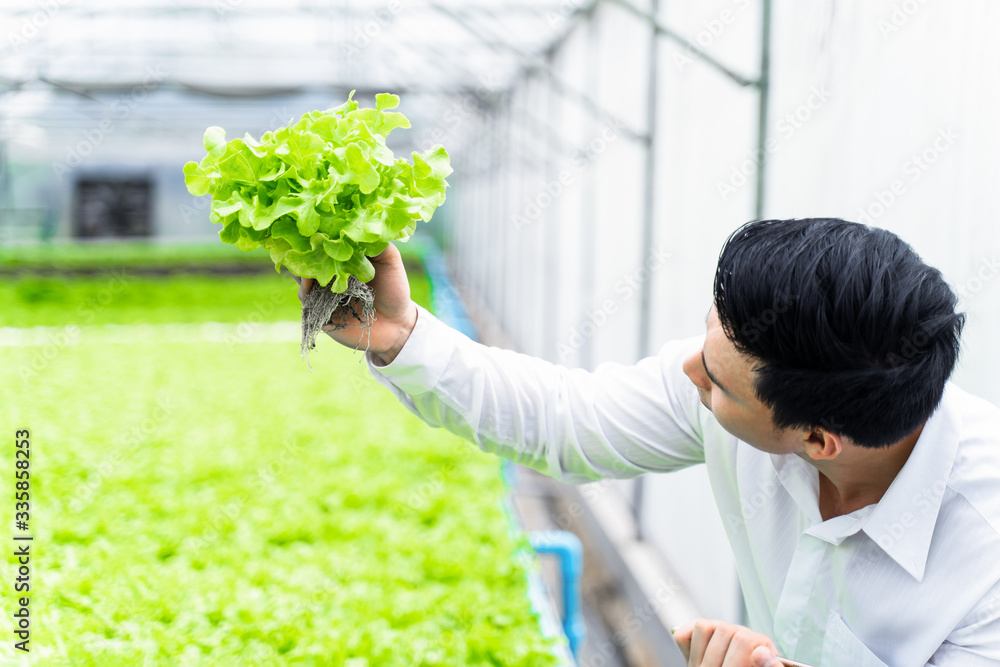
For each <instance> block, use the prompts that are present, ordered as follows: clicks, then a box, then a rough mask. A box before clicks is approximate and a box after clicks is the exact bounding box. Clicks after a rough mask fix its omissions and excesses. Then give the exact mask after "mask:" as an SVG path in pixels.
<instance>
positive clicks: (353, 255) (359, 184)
mask: <svg viewBox="0 0 1000 667" xmlns="http://www.w3.org/2000/svg"><path fill="white" fill-rule="evenodd" d="M353 97H354V91H352V92H351V95H350V96H348V99H347V102H345V103H344V104H342V105H340V106H338V107H336V108H333V109H329V110H327V111H313V112H310V113H307V114H305V115H303V116H302V117H301V118H300V119H299V120H298V122H296V123H294V124H290V125H288V126H287V127H282V128H280V129H278V130H275V131H273V132H265V133H264V134H263V135H262V136H261V138H260V140H259V141H258V140H255V139H254V138H253V137H251V136H250V135H249V134H247V135H246V136H244V137H243V138H242V139H232V140H230V141H226V132H225V130H223V129H222V128H221V127H210V128H208V129H207V130H206V131H205V138H204V145H205V150H206V151H208V154H207V155H206V156H205V157H204V158H203V159H202V161H201V162H200V163H197V162H188V163H187V164H186V165H184V181H185V183H186V184H187V188H188V191H189V192H190V193H191V194H193V195H196V196H200V195H206V194H210V195H212V209H211V213H210V219H211V221H212V222H216V223H221V224H222V229H221V230H220V231H219V238H221V239H222V240H223V241H224V242H226V243H229V244H232V245H235V246H237V247H239V248H241V249H243V250H252V249H253V248H256V247H258V246H263V247H264V248H266V249H267V251H268V252H269V253H270V254H271V259H272V260H273V261H274V265H275V270H277V271H278V272H280V271H281V266H282V265H284V266H285V267H286V268H288V270H289V271H291V272H292V273H294V274H296V275H299V276H302V277H305V278H315V279H316V280H318V281H319V282H320V284H322V285H327V284H329V283H330V282H331V281H332V280H334V277H336V280H335V281H334V282H333V284H332V285H330V289H331V290H332V291H333V292H343V291H344V290H345V289H346V288H347V281H348V278H349V277H350V276H351V275H354V276H357V278H358V280H360V281H361V282H368V281H369V280H371V279H372V278H373V277H374V276H375V270H374V268H373V267H372V264H371V262H370V261H368V257H374V256H375V255H378V254H379V253H381V252H382V251H383V250H385V249H386V247H387V246H388V245H389V242H390V241H394V240H404V241H405V240H406V239H408V238H409V237H410V236H411V235H412V234H413V232H414V231H415V229H416V226H417V221H418V220H423V221H425V222H426V221H428V220H430V219H431V216H432V215H433V213H434V210H435V209H436V208H437V207H438V206H440V205H441V204H442V203H443V202H444V199H445V188H446V187H447V186H448V182H447V181H446V180H445V179H446V178H447V176H448V175H449V174H451V173H452V169H451V165H450V162H449V158H448V153H447V152H446V151H445V149H444V148H443V147H442V146H435V147H433V148H431V149H429V150H427V151H425V152H423V153H417V152H414V153H413V162H412V163H410V162H407V161H406V159H404V158H396V157H395V156H394V155H393V153H392V151H391V150H390V149H389V148H388V147H387V146H386V143H385V138H386V136H387V135H388V134H389V132H391V131H392V130H394V129H395V128H397V127H402V128H407V127H410V121H409V120H407V118H406V116H404V115H403V114H401V113H397V112H393V111H390V109H394V108H396V107H397V106H399V97H398V96H396V95H390V94H387V93H380V94H378V95H376V96H375V108H374V109H372V108H365V109H361V108H358V102H357V101H356V100H354V99H353Z"/></svg>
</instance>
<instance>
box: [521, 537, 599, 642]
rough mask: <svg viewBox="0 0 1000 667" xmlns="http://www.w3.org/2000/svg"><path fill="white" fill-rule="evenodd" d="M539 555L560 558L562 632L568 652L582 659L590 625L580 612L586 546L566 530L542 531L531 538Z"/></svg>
mask: <svg viewBox="0 0 1000 667" xmlns="http://www.w3.org/2000/svg"><path fill="white" fill-rule="evenodd" d="M528 540H529V541H530V542H531V546H532V547H534V548H535V551H537V552H538V553H539V554H551V555H554V556H556V557H557V558H559V566H560V568H559V569H560V572H561V574H562V601H563V630H564V631H565V632H566V638H567V639H568V640H569V650H570V651H572V652H573V656H574V657H576V658H579V657H580V656H579V651H580V647H581V646H582V645H583V642H584V640H585V639H586V638H587V626H586V624H585V623H584V622H583V614H582V613H581V611H580V574H581V573H582V572H583V546H582V545H581V544H580V540H579V539H578V538H577V536H576V535H574V534H573V533H571V532H569V531H565V530H539V531H535V532H533V533H531V534H530V535H529V536H528Z"/></svg>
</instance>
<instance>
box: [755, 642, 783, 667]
mask: <svg viewBox="0 0 1000 667" xmlns="http://www.w3.org/2000/svg"><path fill="white" fill-rule="evenodd" d="M750 664H751V665H753V667H781V661H780V660H778V656H777V655H775V653H774V651H772V650H771V649H770V648H768V647H767V646H758V647H757V648H755V649H754V650H753V656H752V657H751V660H750Z"/></svg>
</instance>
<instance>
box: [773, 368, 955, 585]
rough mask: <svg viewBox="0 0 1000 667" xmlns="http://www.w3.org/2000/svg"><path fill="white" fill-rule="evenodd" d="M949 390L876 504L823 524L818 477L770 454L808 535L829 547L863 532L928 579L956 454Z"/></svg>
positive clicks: (797, 461)
mask: <svg viewBox="0 0 1000 667" xmlns="http://www.w3.org/2000/svg"><path fill="white" fill-rule="evenodd" d="M950 387H951V383H948V384H947V385H945V391H944V396H943V397H942V399H941V403H940V405H938V407H937V409H936V410H935V411H934V413H933V414H932V415H931V416H930V418H928V420H927V423H925V424H924V429H923V431H921V432H920V437H919V438H918V439H917V443H916V444H915V445H914V447H913V451H912V452H910V456H909V458H908V459H907V460H906V463H905V464H904V465H903V468H902V469H901V470H900V471H899V473H897V474H896V478H895V479H894V480H893V481H892V484H891V485H890V486H889V488H888V490H886V492H885V494H884V495H883V496H882V499H881V500H880V501H879V502H878V503H876V504H873V505H868V506H867V507H863V508H861V509H860V510H856V511H854V512H851V513H850V514H846V515H844V516H839V517H834V518H832V519H829V520H827V521H823V520H822V519H821V518H820V514H819V481H818V480H819V473H818V471H817V470H816V468H815V467H814V466H812V465H810V464H809V463H807V462H806V461H803V460H802V459H801V458H799V457H798V456H795V455H794V454H783V455H779V454H772V455H771V461H772V463H773V464H774V468H775V472H776V473H777V474H778V479H779V480H780V481H781V483H782V485H784V487H785V489H786V490H787V491H788V492H789V494H790V495H791V496H792V498H794V499H795V502H796V504H798V506H799V508H800V509H801V510H802V511H803V512H804V513H805V514H806V516H807V517H808V519H809V521H810V523H812V525H811V526H810V527H809V528H808V529H807V530H806V531H805V532H807V533H809V534H810V535H813V536H815V537H817V538H819V539H821V540H824V541H826V542H830V543H831V544H840V543H841V542H843V541H844V539H846V538H847V537H849V536H851V535H853V534H855V533H857V532H858V531H860V530H863V531H864V532H865V533H866V534H867V535H868V536H869V537H870V538H871V539H872V540H873V541H874V542H875V543H876V544H877V545H878V546H879V547H880V548H881V549H882V550H883V551H884V552H885V553H886V554H887V555H888V556H889V557H890V558H892V559H893V560H894V561H896V563H898V564H899V566H900V567H902V568H903V569H904V570H906V571H907V572H909V573H910V575H911V576H912V577H913V578H915V579H916V580H917V581H921V580H922V579H923V576H924V568H925V566H926V565H927V555H928V553H929V552H930V545H931V538H932V536H933V535H934V526H935V525H936V524H937V517H938V513H939V511H940V509H941V500H942V498H943V497H944V491H945V488H946V486H947V484H948V478H949V477H950V475H951V469H952V466H953V465H954V463H955V456H956V454H957V452H958V441H959V432H958V426H959V423H958V415H957V412H956V408H955V405H956V399H955V396H954V392H953V391H951V389H950Z"/></svg>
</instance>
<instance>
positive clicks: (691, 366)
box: [682, 349, 712, 391]
mask: <svg viewBox="0 0 1000 667" xmlns="http://www.w3.org/2000/svg"><path fill="white" fill-rule="evenodd" d="M682 368H683V369H684V374H685V375H687V376H688V379H690V380H691V382H693V383H694V384H695V386H697V387H701V388H702V389H704V390H706V391H707V390H709V389H711V388H712V383H711V382H710V381H709V379H708V375H707V374H706V373H705V365H704V364H703V363H702V362H701V349H699V350H698V351H697V352H695V353H694V354H692V355H691V356H690V357H688V358H687V359H685V360H684V364H683V366H682Z"/></svg>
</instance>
